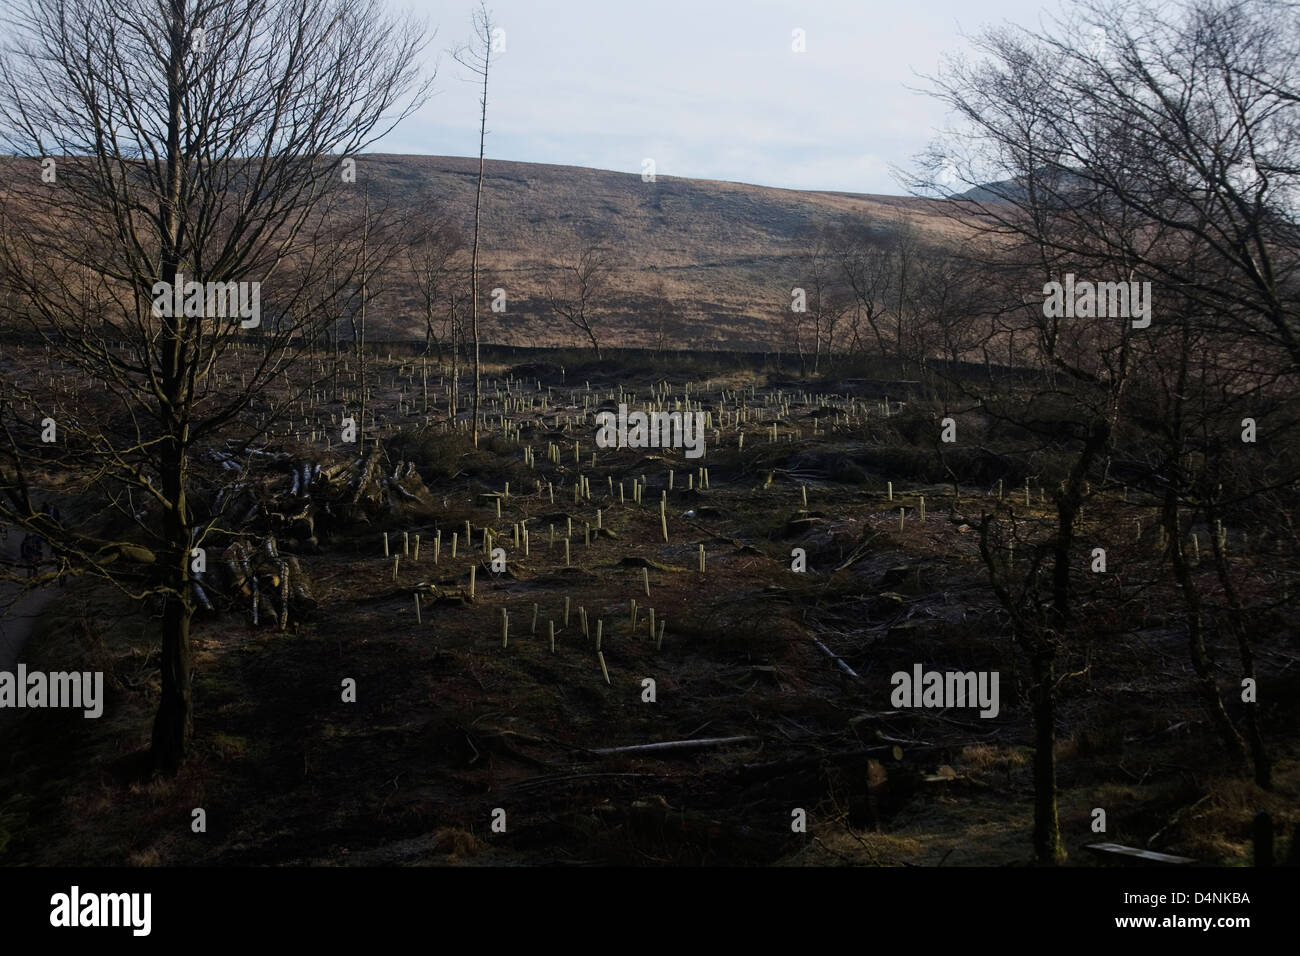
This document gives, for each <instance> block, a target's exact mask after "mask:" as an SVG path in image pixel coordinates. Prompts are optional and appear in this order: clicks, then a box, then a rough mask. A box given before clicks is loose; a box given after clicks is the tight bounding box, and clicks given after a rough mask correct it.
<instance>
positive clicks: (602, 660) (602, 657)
mask: <svg viewBox="0 0 1300 956" xmlns="http://www.w3.org/2000/svg"><path fill="white" fill-rule="evenodd" d="M596 656H597V657H599V658H600V672H601V673H602V674H604V675H605V683H606V685H608V684H609V668H608V667H606V666H605V655H604V654H603V653H601V652H600V651H597V652H596Z"/></svg>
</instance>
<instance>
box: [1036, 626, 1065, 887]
mask: <svg viewBox="0 0 1300 956" xmlns="http://www.w3.org/2000/svg"><path fill="white" fill-rule="evenodd" d="M1054 656H1055V655H1054V654H1053V653H1052V651H1051V650H1050V649H1047V648H1039V649H1037V650H1035V651H1034V652H1033V653H1032V654H1031V655H1030V672H1031V674H1032V676H1033V681H1034V686H1033V688H1032V690H1031V692H1030V693H1031V699H1032V702H1033V705H1032V707H1033V720H1034V858H1035V860H1036V861H1037V862H1038V865H1039V866H1056V865H1058V864H1060V863H1063V862H1064V861H1065V847H1063V846H1062V845H1061V823H1060V819H1059V817H1058V815H1057V807H1056V663H1055V660H1054Z"/></svg>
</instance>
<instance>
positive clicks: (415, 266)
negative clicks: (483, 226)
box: [406, 210, 465, 362]
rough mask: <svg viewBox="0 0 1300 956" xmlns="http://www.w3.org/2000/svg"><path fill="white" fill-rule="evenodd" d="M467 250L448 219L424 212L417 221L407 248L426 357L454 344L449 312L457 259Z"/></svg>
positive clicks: (456, 271)
mask: <svg viewBox="0 0 1300 956" xmlns="http://www.w3.org/2000/svg"><path fill="white" fill-rule="evenodd" d="M464 249H465V239H464V237H463V236H462V235H461V233H460V230H459V229H457V228H456V226H455V225H454V224H453V223H452V221H451V219H450V218H449V217H448V216H445V215H436V214H434V213H433V212H432V210H422V211H421V213H420V214H419V215H417V217H416V218H415V228H414V230H413V235H412V236H411V241H410V244H409V245H408V246H407V253H406V260H407V267H408V269H409V270H410V274H411V277H412V278H413V279H414V280H415V289H416V295H417V296H418V300H419V305H420V311H421V313H422V315H423V317H424V354H425V355H428V354H429V353H430V351H433V352H435V353H436V355H437V357H438V361H439V362H441V361H442V358H443V350H444V348H446V347H449V346H450V345H451V344H452V338H453V334H454V329H453V325H454V318H455V317H454V313H453V311H452V310H451V309H450V308H448V296H449V294H451V293H452V292H453V285H454V283H455V280H456V277H457V275H458V271H459V270H458V267H457V259H458V257H459V256H460V254H461V253H462V252H463V251H464Z"/></svg>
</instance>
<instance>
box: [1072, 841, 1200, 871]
mask: <svg viewBox="0 0 1300 956" xmlns="http://www.w3.org/2000/svg"><path fill="white" fill-rule="evenodd" d="M1084 849H1085V850H1087V851H1089V852H1090V853H1094V854H1096V855H1097V856H1100V857H1106V858H1118V862H1120V863H1133V864H1146V865H1154V866H1188V865H1190V864H1193V863H1195V862H1196V860H1194V859H1192V858H1191V857H1189V856H1174V855H1172V854H1169V853H1157V852H1156V851H1155V850H1140V849H1138V848H1137V847H1135V846H1124V845H1122V844H1119V843H1088V844H1085V845H1084Z"/></svg>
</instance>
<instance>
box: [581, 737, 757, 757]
mask: <svg viewBox="0 0 1300 956" xmlns="http://www.w3.org/2000/svg"><path fill="white" fill-rule="evenodd" d="M758 740H759V738H757V737H701V738H699V739H698V740H664V741H661V742H659V743H654V744H632V745H630V746H627V747H604V748H602V749H600V750H593V751H591V753H594V754H599V755H600V756H602V757H607V756H610V755H613V754H640V753H661V752H663V751H671V750H707V749H709V748H712V747H727V746H730V745H732V744H751V743H758Z"/></svg>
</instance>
